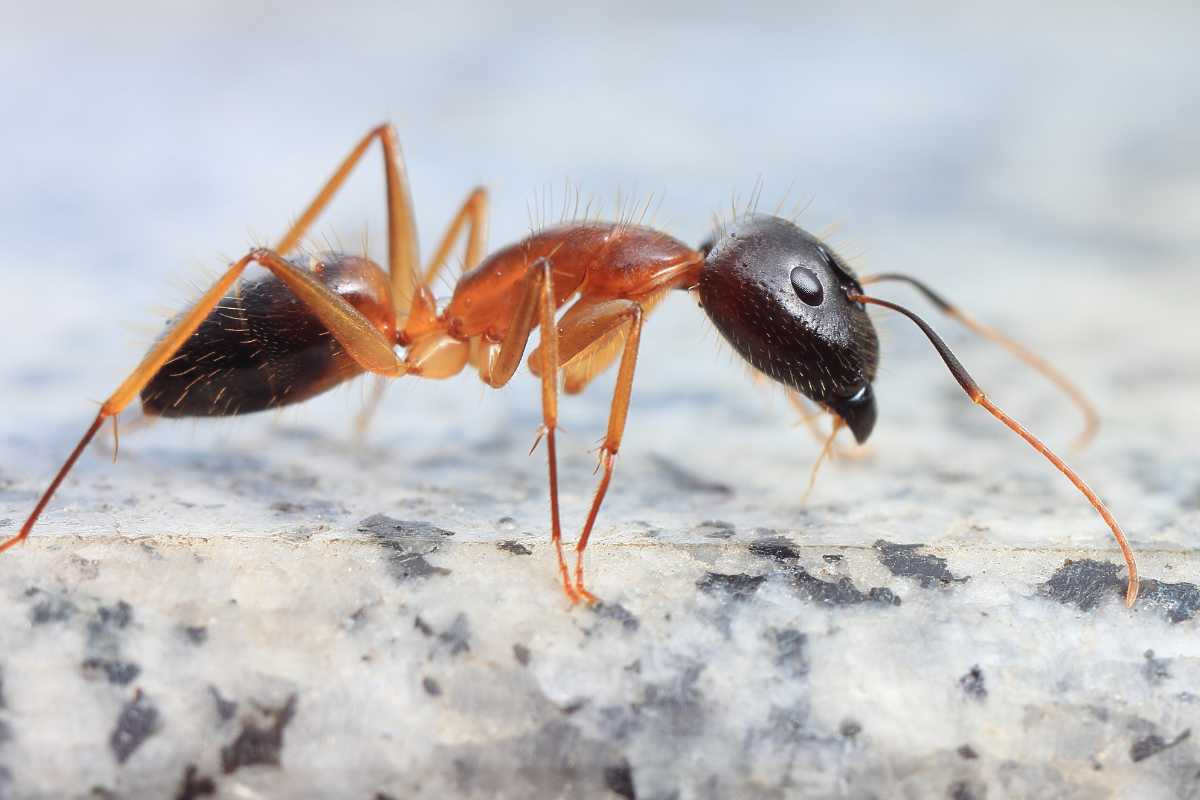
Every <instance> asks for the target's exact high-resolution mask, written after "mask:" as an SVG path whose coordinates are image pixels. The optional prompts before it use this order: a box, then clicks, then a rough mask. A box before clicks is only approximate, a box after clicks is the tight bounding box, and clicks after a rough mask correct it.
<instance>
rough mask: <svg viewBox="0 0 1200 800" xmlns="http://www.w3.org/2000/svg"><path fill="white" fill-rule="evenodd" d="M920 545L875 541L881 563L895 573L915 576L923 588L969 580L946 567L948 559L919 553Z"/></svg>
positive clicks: (903, 576)
mask: <svg viewBox="0 0 1200 800" xmlns="http://www.w3.org/2000/svg"><path fill="white" fill-rule="evenodd" d="M920 547H921V545H919V544H895V543H893V542H889V541H885V540H883V539H880V540H878V541H877V542H875V551H876V553H877V554H878V556H879V563H881V564H883V566H884V567H886V568H887V569H888V571H889V572H891V573H892V574H893V575H897V576H900V577H902V578H915V579H916V580H917V582H918V583H920V584H921V588H922V589H932V588H933V587H935V586H948V585H950V584H952V583H962V582H964V581H966V580H967V579H966V578H959V577H957V576H956V575H954V574H953V573H951V572H950V570H949V569H947V568H946V559H944V558H939V557H938V556H931V555H924V554H922V553H918V552H917V550H918V549H920Z"/></svg>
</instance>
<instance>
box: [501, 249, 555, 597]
mask: <svg viewBox="0 0 1200 800" xmlns="http://www.w3.org/2000/svg"><path fill="white" fill-rule="evenodd" d="M557 310H558V304H557V303H556V302H555V299H554V272H553V268H552V267H551V265H550V260H549V259H547V258H539V259H538V260H537V261H535V262H534V263H533V264H532V265H531V266H530V267H529V270H528V271H527V272H526V273H525V277H524V278H522V279H521V299H520V301H519V302H518V303H517V307H516V308H515V309H514V310H513V316H512V321H511V322H510V323H509V326H508V331H507V332H506V333H505V334H504V338H503V339H502V340H501V342H500V347H499V349H498V350H497V351H496V353H495V355H494V356H492V357H490V358H488V359H485V361H484V362H483V363H481V364H480V368H479V377H480V378H481V379H482V380H483V382H484V383H486V384H487V385H488V386H491V387H492V388H493V389H499V388H500V387H501V386H504V385H505V384H506V383H508V382H509V380H510V379H512V376H513V375H514V374H515V373H516V371H517V367H518V366H520V364H521V356H522V355H524V353H525V347H526V345H527V344H528V342H529V336H530V334H531V333H532V332H533V329H534V328H536V327H538V326H540V327H541V329H542V342H541V344H540V346H539V347H538V351H539V352H540V353H541V362H542V363H541V369H540V370H539V374H540V376H541V379H542V427H541V429H540V430H539V431H538V435H537V439H536V440H535V441H534V443H533V446H534V448H535V449H536V448H537V445H538V442H540V441H541V440H542V439H543V438H544V439H545V440H546V461H547V469H548V472H549V475H548V477H549V480H550V540H551V541H552V542H553V543H554V550H555V554H556V555H557V557H558V572H559V575H560V577H561V578H562V582H563V592H564V593H565V594H566V595H567V599H569V600H570V601H571V602H572V603H577V602H579V594H578V593H577V592H576V591H575V589H574V588H572V586H571V578H570V573H569V572H568V570H567V559H566V557H565V556H564V554H563V547H562V524H561V520H560V517H559V513H558V451H557V449H556V444H557V442H556V440H555V431H556V430H557V428H558V362H559V355H558V340H559V330H558V325H557V324H556V323H555V319H554V318H555V313H556V312H557ZM530 452H531V453H532V452H533V450H530Z"/></svg>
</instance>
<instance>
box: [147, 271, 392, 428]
mask: <svg viewBox="0 0 1200 800" xmlns="http://www.w3.org/2000/svg"><path fill="white" fill-rule="evenodd" d="M289 261H290V263H292V264H294V265H296V266H298V267H302V268H305V269H307V270H308V271H309V272H310V273H311V274H312V275H313V277H315V278H317V280H318V281H320V282H321V283H322V284H324V285H325V287H326V288H328V289H329V290H330V291H332V292H333V293H334V294H336V295H338V296H339V297H342V298H344V299H345V300H346V301H347V302H349V303H350V304H351V305H352V306H354V307H355V308H356V309H357V310H358V311H359V312H360V313H362V314H363V315H364V316H366V317H367V319H369V320H370V321H371V322H372V324H374V325H375V327H377V328H378V329H379V330H380V331H381V332H383V333H384V334H385V335H388V336H393V335H394V333H393V331H394V326H395V322H394V320H395V313H394V311H393V310H392V302H391V294H390V291H391V290H390V287H389V286H388V282H387V277H386V276H385V275H384V273H383V271H382V270H381V269H380V268H379V266H378V265H377V264H375V263H374V262H372V261H370V260H368V259H365V258H359V257H356V256H346V255H342V254H339V253H322V254H321V255H319V256H311V257H310V256H302V257H297V258H292V259H289ZM362 371H363V370H362V368H361V367H360V366H359V365H358V364H357V363H356V362H355V361H354V359H352V358H350V357H349V356H348V355H347V354H346V353H345V351H344V350H343V349H342V347H341V345H339V344H338V342H337V340H336V339H334V338H333V337H332V336H331V335H330V333H329V328H328V327H326V326H325V325H324V324H323V323H322V322H321V321H320V320H319V319H317V317H316V315H315V314H314V313H313V312H312V310H311V309H310V308H309V307H308V306H306V305H305V304H304V303H302V302H301V301H300V300H299V299H298V298H297V297H296V295H295V293H294V292H292V291H291V290H290V289H289V288H288V287H287V286H286V285H285V284H284V283H283V282H282V281H281V280H279V278H277V277H276V276H275V275H272V274H268V275H265V276H263V277H261V278H257V279H253V280H246V281H242V282H241V283H240V284H237V285H236V286H235V287H234V288H233V290H232V291H231V292H230V293H229V294H228V295H226V296H225V297H224V298H223V299H222V300H221V303H220V304H219V305H218V306H217V307H216V308H214V309H213V311H212V313H210V314H209V315H208V316H207V317H206V318H205V319H204V321H203V322H202V323H200V327H199V328H197V329H196V332H195V333H193V334H192V335H191V337H190V338H188V340H187V341H186V342H185V343H184V345H183V346H182V347H181V348H180V349H179V352H178V353H177V354H176V355H175V357H174V358H172V359H171V360H170V361H168V362H167V363H166V364H165V365H163V367H162V369H161V370H159V371H158V373H157V374H155V376H154V378H153V379H151V381H150V383H149V384H147V385H146V388H144V389H143V390H142V393H141V399H142V411H143V413H145V414H148V415H151V416H162V417H221V416H232V415H235V414H248V413H252V412H255V411H263V410H266V409H271V408H279V407H282V406H285V405H291V404H292V403H299V402H301V401H303V400H307V399H309V398H311V397H314V396H316V395H318V394H320V393H322V392H324V391H326V390H328V389H330V388H332V387H333V386H336V385H337V384H339V383H341V382H343V381H346V380H349V379H350V378H353V377H355V376H356V375H359V374H361V373H362Z"/></svg>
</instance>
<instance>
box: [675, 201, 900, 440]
mask: <svg viewBox="0 0 1200 800" xmlns="http://www.w3.org/2000/svg"><path fill="white" fill-rule="evenodd" d="M861 291H862V287H861V286H860V285H859V283H858V281H857V279H856V278H855V277H854V274H853V272H852V271H851V270H850V268H849V267H848V266H846V264H845V263H844V262H843V261H842V260H841V259H840V258H839V257H838V256H836V255H835V254H834V253H833V251H832V250H830V249H829V248H828V247H827V246H826V245H824V244H823V243H822V242H821V241H820V240H818V239H817V238H816V237H815V236H812V235H811V234H809V233H807V232H806V231H804V230H802V229H800V228H799V227H797V226H796V225H795V224H793V223H792V222H789V221H788V220H785V219H780V218H778V217H770V216H763V215H753V216H749V217H745V218H743V219H740V220H738V221H736V222H735V223H733V224H732V225H730V226H729V227H728V228H727V229H726V230H725V231H724V232H723V233H722V234H719V235H718V236H716V237H715V239H714V240H713V244H712V246H711V249H709V250H708V253H707V255H706V257H705V260H704V268H703V270H702V271H701V273H700V284H699V292H700V300H701V303H702V304H703V306H704V310H705V311H706V312H707V313H708V316H709V317H710V318H711V319H712V321H713V324H715V325H716V326H717V329H718V330H719V331H720V332H721V334H722V335H723V336H724V337H725V339H726V340H728V341H729V343H730V344H731V345H733V348H734V349H735V350H737V352H738V353H739V354H741V356H742V357H743V358H745V359H746V361H748V362H749V363H750V365H751V366H752V367H754V368H755V369H756V370H758V371H759V372H762V373H763V374H765V375H768V376H770V377H771V378H774V379H775V380H777V381H779V382H780V383H782V384H784V385H786V386H790V387H791V388H793V389H795V390H797V391H799V392H800V393H802V394H803V395H805V396H806V397H808V398H809V399H810V400H812V401H814V402H816V403H819V404H821V405H822V406H825V407H827V408H829V409H831V410H832V411H834V412H835V413H836V414H837V415H838V416H839V417H840V418H841V419H842V420H843V421H844V422H845V423H846V425H847V427H849V428H850V430H851V432H852V433H853V434H854V437H855V438H856V439H857V440H858V441H859V442H863V441H865V440H866V439H867V437H868V436H869V435H870V433H871V429H872V428H873V427H874V424H875V400H874V394H873V393H872V390H871V381H872V380H874V379H875V371H876V368H877V367H878V365H879V339H878V337H877V336H876V334H875V327H874V325H872V324H871V320H870V318H869V317H868V316H867V313H866V310H865V309H864V308H863V306H862V304H860V303H857V302H853V301H851V300H850V298H849V294H850V293H852V292H861Z"/></svg>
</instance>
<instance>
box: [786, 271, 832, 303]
mask: <svg viewBox="0 0 1200 800" xmlns="http://www.w3.org/2000/svg"><path fill="white" fill-rule="evenodd" d="M792 288H793V289H795V290H796V294H797V295H798V296H799V297H800V299H801V300H803V301H804V302H805V303H808V304H809V305H810V306H819V305H821V300H822V299H823V298H824V297H825V290H824V289H822V288H821V282H820V281H819V280H817V273H815V272H813V271H812V270H811V269H809V268H808V267H796V268H795V269H793V270H792Z"/></svg>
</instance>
